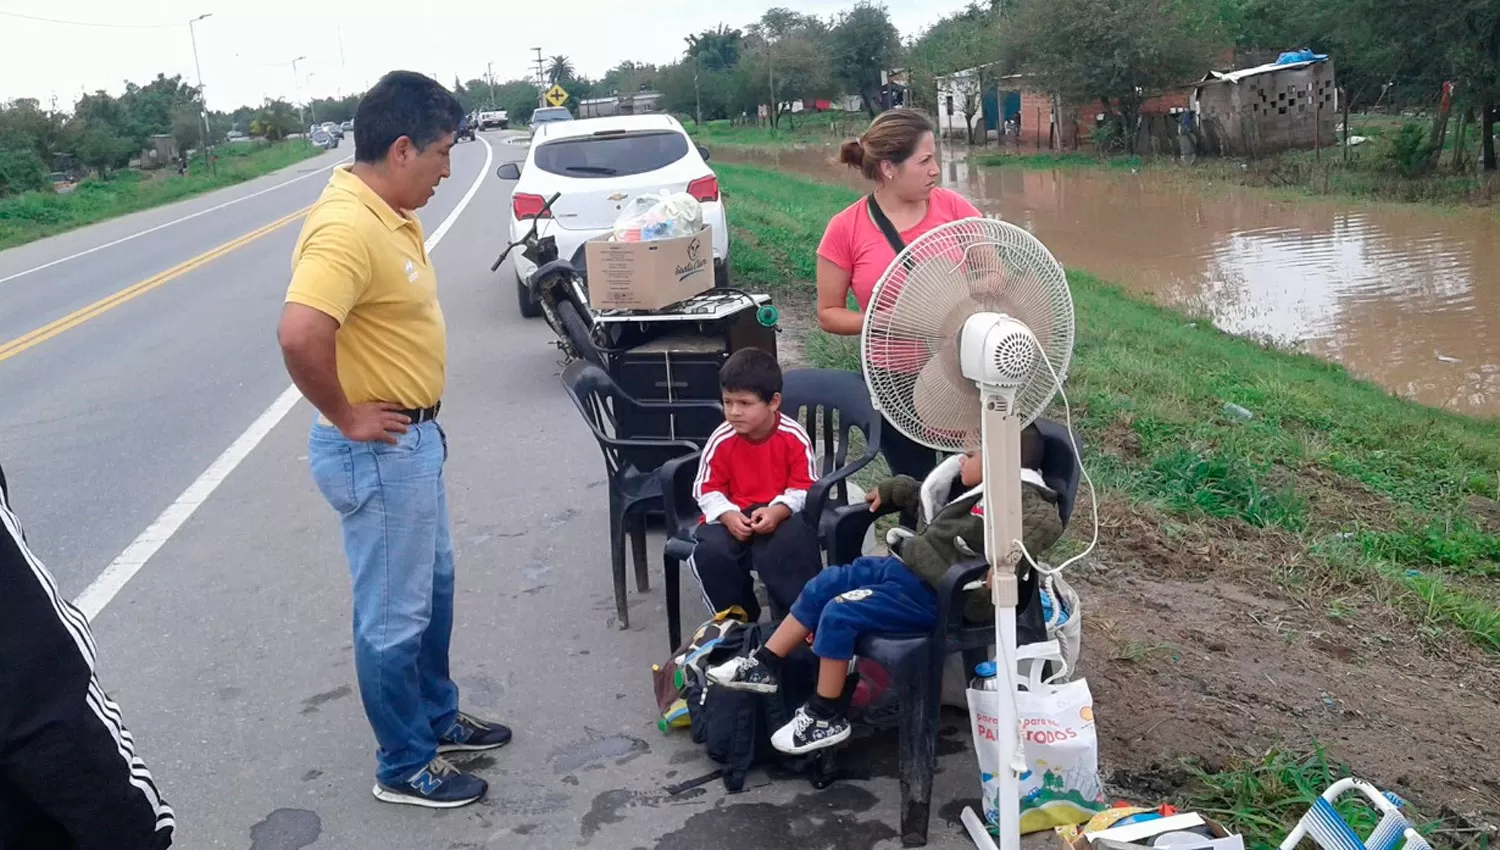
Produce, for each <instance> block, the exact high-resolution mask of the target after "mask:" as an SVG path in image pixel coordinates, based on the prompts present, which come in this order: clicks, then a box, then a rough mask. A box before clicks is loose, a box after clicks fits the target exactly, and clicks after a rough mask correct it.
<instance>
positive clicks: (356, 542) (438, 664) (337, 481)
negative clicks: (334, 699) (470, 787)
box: [307, 421, 458, 785]
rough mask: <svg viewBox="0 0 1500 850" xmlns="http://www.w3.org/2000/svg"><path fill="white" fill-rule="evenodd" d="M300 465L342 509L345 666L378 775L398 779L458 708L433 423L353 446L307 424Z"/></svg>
mask: <svg viewBox="0 0 1500 850" xmlns="http://www.w3.org/2000/svg"><path fill="white" fill-rule="evenodd" d="M307 452H308V465H309V466H310V467H311V468H312V475H313V480H314V481H316V482H317V485H318V489H319V490H320V491H322V493H323V498H325V499H327V500H328V503H329V504H330V505H332V506H333V509H334V510H336V511H338V512H339V519H340V525H341V527H342V530H343V536H344V555H345V556H346V557H347V558H348V560H349V573H350V575H351V577H352V578H353V585H354V593H353V596H354V670H355V675H356V677H357V678H358V680H359V695H360V699H361V700H362V701H363V703H364V709H365V716H366V717H368V718H369V721H370V726H371V727H372V728H373V730H374V732H375V740H376V742H377V743H378V744H379V745H380V746H379V750H378V751H377V752H376V761H377V768H378V769H377V770H376V778H377V779H379V780H380V781H381V782H382V783H384V784H386V785H399V784H400V783H401V782H403V781H404V780H406V779H408V778H410V777H411V776H412V775H414V774H415V773H416V772H417V771H419V770H421V769H422V767H423V766H424V765H426V764H427V763H428V762H429V761H431V760H432V759H433V757H434V756H436V755H437V742H438V738H439V737H440V736H441V735H442V734H443V733H444V732H446V731H447V730H448V729H449V727H451V726H452V725H453V722H454V720H455V718H456V717H457V714H458V686H457V685H455V684H453V680H452V679H451V678H449V675H448V645H449V637H450V635H451V634H452V631H453V542H452V540H451V539H450V538H449V535H448V501H447V494H446V491H445V489H444V485H443V462H444V461H445V460H446V459H447V456H448V442H447V437H446V435H444V434H443V430H442V428H441V427H440V426H439V425H438V424H437V422H435V421H429V422H423V423H421V424H419V425H412V426H410V427H409V429H408V430H407V432H406V433H405V434H401V435H399V439H398V440H397V442H396V444H395V445H391V444H389V443H356V442H353V441H351V440H349V439H347V438H345V437H344V435H343V434H341V433H340V432H339V430H338V429H337V428H334V427H331V426H327V425H322V424H315V425H314V426H313V429H312V434H311V436H309V438H308V443H307Z"/></svg>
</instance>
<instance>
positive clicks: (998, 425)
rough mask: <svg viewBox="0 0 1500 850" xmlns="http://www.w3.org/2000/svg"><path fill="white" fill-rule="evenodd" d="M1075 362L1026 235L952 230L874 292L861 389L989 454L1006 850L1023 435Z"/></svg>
mask: <svg viewBox="0 0 1500 850" xmlns="http://www.w3.org/2000/svg"><path fill="white" fill-rule="evenodd" d="M1072 353H1073V298H1072V295H1071V294H1070V293H1069V292H1068V282H1067V278H1066V276H1065V275H1064V273H1063V268H1062V266H1061V265H1060V264H1059V263H1058V262H1057V260H1056V259H1054V258H1053V256H1052V254H1051V253H1049V252H1048V251H1047V249H1046V248H1045V247H1043V246H1042V243H1041V242H1039V241H1037V239H1036V237H1034V236H1032V235H1031V234H1030V233H1027V232H1026V231H1025V230H1022V229H1021V228H1019V227H1016V226H1014V225H1011V224H1006V223H1005V222H1002V221H997V220H995V219H988V218H968V219H963V220H961V221H955V222H950V223H948V224H945V225H942V226H940V227H938V228H936V229H934V230H932V231H930V232H928V233H926V234H924V235H923V236H921V237H920V238H918V239H917V240H916V241H914V242H912V244H910V245H908V246H907V247H906V249H905V250H903V251H902V252H901V254H900V255H899V256H898V257H897V258H896V261H895V262H894V263H892V264H891V266H890V268H888V269H887V270H886V272H885V274H884V275H883V276H882V277H881V278H880V281H879V282H878V283H876V284H875V289H874V291H873V292H872V293H871V295H870V303H869V306H868V307H867V308H866V310H865V315H864V328H863V331H862V333H861V335H860V356H861V360H862V361H863V365H864V372H865V381H866V383H867V384H869V387H870V394H871V397H872V399H873V401H874V404H875V407H876V408H877V409H879V410H880V412H881V413H882V414H884V416H885V418H886V420H887V421H888V422H890V424H891V425H894V426H895V427H896V429H897V430H898V431H900V432H901V433H903V434H905V435H906V436H908V437H910V438H912V439H913V440H916V441H917V442H919V443H922V444H924V445H927V446H930V447H932V448H934V449H937V450H940V451H944V452H961V451H967V450H969V449H973V448H976V447H979V448H981V449H982V452H983V460H984V505H985V511H984V519H985V522H984V548H985V553H986V555H987V556H988V559H989V561H990V563H991V564H993V565H994V566H995V581H994V582H993V583H992V585H991V588H992V589H991V596H992V598H993V600H994V603H995V647H996V653H997V655H998V656H999V657H998V658H997V664H996V668H997V671H998V675H999V682H998V684H999V687H1000V689H1001V698H1000V700H999V702H1000V711H999V721H1000V729H999V732H1000V734H999V735H998V736H997V737H998V739H999V740H998V744H997V746H998V748H999V751H1000V760H999V764H1000V771H999V773H1000V775H999V788H1000V794H999V797H1000V799H999V800H998V801H997V803H998V805H997V811H998V812H999V818H998V827H999V837H1000V844H999V848H1000V850H1016V848H1018V847H1019V846H1020V840H1021V833H1020V775H1021V773H1022V772H1024V771H1025V770H1026V760H1025V755H1024V753H1023V751H1022V744H1021V736H1020V724H1019V720H1018V718H1017V716H1016V704H1015V698H1014V695H1015V692H1016V678H1017V674H1016V604H1017V600H1018V598H1019V592H1018V587H1017V585H1018V576H1017V574H1016V573H1017V567H1018V565H1019V564H1020V562H1021V558H1022V555H1023V552H1024V548H1023V547H1022V545H1021V429H1022V428H1024V427H1025V426H1026V425H1027V424H1028V423H1030V422H1031V421H1032V420H1034V419H1036V418H1037V416H1039V415H1040V414H1041V413H1042V412H1043V410H1044V409H1045V408H1046V407H1047V405H1048V404H1050V403H1051V401H1052V398H1053V396H1054V395H1055V394H1056V393H1057V392H1058V391H1059V390H1060V389H1061V385H1062V379H1063V376H1064V375H1065V374H1066V373H1067V369H1068V362H1069V360H1070V359H1071V357H1072ZM1070 430H1071V429H1070ZM1075 450H1076V449H1075ZM1026 554H1028V555H1029V553H1026ZM963 821H964V825H965V827H967V828H968V831H969V835H970V836H971V837H972V838H973V839H974V842H975V844H976V845H978V846H979V847H980V848H995V846H996V845H995V842H994V841H993V840H992V839H991V838H990V836H989V833H988V832H987V831H986V830H985V827H984V822H983V820H982V819H981V818H980V817H979V816H978V815H976V814H975V813H974V812H973V810H972V809H967V808H966V809H965V810H964V813H963Z"/></svg>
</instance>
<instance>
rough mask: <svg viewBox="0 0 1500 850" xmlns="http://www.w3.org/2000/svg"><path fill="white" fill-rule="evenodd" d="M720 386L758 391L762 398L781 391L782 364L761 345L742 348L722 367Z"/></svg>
mask: <svg viewBox="0 0 1500 850" xmlns="http://www.w3.org/2000/svg"><path fill="white" fill-rule="evenodd" d="M719 389H721V390H723V391H724V392H727V393H739V392H747V393H755V395H756V397H757V398H759V399H760V400H761V401H766V402H769V401H770V400H771V396H774V395H776V394H777V393H779V392H781V364H780V363H777V362H776V358H775V357H772V356H771V355H769V354H767V353H766V352H764V351H761V350H760V349H759V348H741V349H740V350H739V351H736V352H735V353H734V354H731V355H730V356H729V359H728V360H726V361H724V365H723V366H722V367H721V368H720V369H719Z"/></svg>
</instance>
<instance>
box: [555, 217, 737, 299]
mask: <svg viewBox="0 0 1500 850" xmlns="http://www.w3.org/2000/svg"><path fill="white" fill-rule="evenodd" d="M584 262H586V263H587V264H588V275H589V276H588V286H589V306H590V307H592V308H594V309H595V310H660V309H661V308H663V307H666V306H667V305H669V304H676V303H677V302H678V301H682V300H684V299H687V298H692V297H693V296H694V295H697V294H698V293H700V292H703V291H705V290H708V289H713V288H714V240H713V230H712V228H710V227H706V226H705V227H704V228H703V229H702V230H700V231H698V233H696V234H695V235H693V236H681V237H678V238H676V239H660V240H657V241H654V242H614V241H611V239H610V237H609V236H601V237H599V238H597V239H591V240H589V241H588V242H586V243H585V244H584Z"/></svg>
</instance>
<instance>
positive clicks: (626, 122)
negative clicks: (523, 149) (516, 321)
mask: <svg viewBox="0 0 1500 850" xmlns="http://www.w3.org/2000/svg"><path fill="white" fill-rule="evenodd" d="M707 154H708V152H707V151H705V150H703V149H702V148H699V147H696V146H695V145H694V144H693V142H692V140H691V139H689V138H688V134H687V131H685V130H683V128H682V125H681V124H680V123H678V122H677V119H675V118H673V117H671V116H670V115H620V116H616V117H611V118H587V119H584V120H580V121H559V122H557V123H552V124H543V125H541V126H539V127H536V135H535V138H534V140H533V141H532V144H531V147H530V149H529V150H528V151H527V154H526V160H525V164H524V166H523V167H522V168H521V170H520V175H519V178H520V179H519V181H518V182H517V183H516V186H515V191H514V193H513V194H512V195H511V212H510V240H511V241H512V242H514V241H517V240H519V239H521V237H523V236H525V235H526V232H527V231H528V230H529V229H530V228H531V222H532V219H534V218H536V215H537V213H538V212H539V211H540V210H541V209H542V205H543V204H544V203H545V202H546V199H547V198H550V197H552V196H553V195H554V194H556V193H559V192H560V193H562V196H561V197H559V198H558V199H557V201H556V203H554V204H553V205H552V210H551V213H552V214H551V217H550V218H545V219H543V220H542V221H541V223H540V224H539V225H538V227H537V235H538V236H552V237H554V238H555V239H556V240H557V255H558V256H559V257H561V258H563V259H566V260H572V262H573V264H574V265H575V266H577V267H578V268H579V269H583V270H585V271H586V269H584V252H583V243H585V242H587V241H588V240H590V239H593V238H594V237H596V236H602V235H604V234H605V233H608V232H610V231H611V230H613V229H614V226H615V220H616V219H617V218H619V216H620V212H621V210H623V209H624V208H625V206H626V204H628V203H630V201H631V200H632V199H633V198H635V197H637V196H639V195H647V194H649V195H655V194H658V193H659V192H661V191H662V190H663V189H665V190H667V191H669V192H687V193H688V194H690V195H692V196H693V197H694V198H697V199H698V201H699V202H700V203H701V204H702V205H703V223H704V224H706V225H708V226H709V227H711V228H713V244H714V283H715V285H716V286H726V285H728V282H729V222H728V220H727V219H726V218H725V215H724V201H723V199H722V198H721V197H720V196H719V178H718V177H717V176H715V174H714V173H713V171H712V170H711V169H710V168H709V167H708V163H707V161H706V160H707ZM500 176H501V177H502V178H506V177H509V178H511V179H514V178H515V177H516V174H515V171H514V169H513V168H508V167H507V166H504V165H503V166H501V167H500ZM511 256H512V257H514V258H515V268H516V278H517V280H516V284H517V286H518V287H519V290H520V291H519V293H518V294H519V297H520V307H521V314H522V315H523V316H526V317H528V318H532V317H535V316H537V315H539V313H540V308H539V306H538V305H536V304H535V302H533V301H532V299H531V296H530V292H529V290H528V289H527V288H526V283H525V281H526V279H527V278H528V277H530V275H531V273H532V272H533V271H535V270H536V267H535V266H534V265H533V264H532V263H531V262H530V261H528V260H526V259H525V258H523V257H521V256H520V253H519V252H516V253H514V254H512V255H511Z"/></svg>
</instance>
